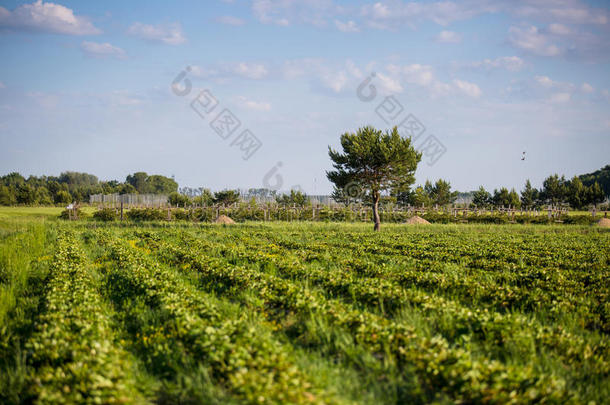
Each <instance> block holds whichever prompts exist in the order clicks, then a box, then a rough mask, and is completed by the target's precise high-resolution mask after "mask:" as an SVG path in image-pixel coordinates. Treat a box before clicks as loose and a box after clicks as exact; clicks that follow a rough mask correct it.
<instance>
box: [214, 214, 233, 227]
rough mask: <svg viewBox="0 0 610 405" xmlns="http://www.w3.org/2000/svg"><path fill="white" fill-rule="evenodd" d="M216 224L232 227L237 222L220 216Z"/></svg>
mask: <svg viewBox="0 0 610 405" xmlns="http://www.w3.org/2000/svg"><path fill="white" fill-rule="evenodd" d="M214 223H215V224H225V225H232V224H234V223H235V221H233V220H232V219H231V218H229V217H228V216H226V215H220V216H219V217H218V218H216V220H215V221H214Z"/></svg>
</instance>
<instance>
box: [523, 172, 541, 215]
mask: <svg viewBox="0 0 610 405" xmlns="http://www.w3.org/2000/svg"><path fill="white" fill-rule="evenodd" d="M538 198H539V192H538V190H537V189H536V188H534V187H532V183H531V182H530V181H529V179H527V181H526V182H525V188H524V189H523V190H522V191H521V206H522V207H523V208H525V209H531V208H534V207H535V206H536V205H537V204H538Z"/></svg>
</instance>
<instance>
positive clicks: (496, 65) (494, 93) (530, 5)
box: [0, 0, 610, 194]
mask: <svg viewBox="0 0 610 405" xmlns="http://www.w3.org/2000/svg"><path fill="white" fill-rule="evenodd" d="M609 57H610V5H609V4H608V3H606V2H600V1H596V2H585V1H580V0H518V1H511V2H508V1H507V2H502V1H497V0H470V1H463V2H455V3H454V2H450V1H445V2H431V1H415V2H412V1H401V0H395V1H379V2H364V1H351V2H347V1H333V0H305V1H296V0H279V1H275V0H253V1H241V0H234V1H220V0H218V1H206V2H201V1H177V2H171V3H170V2H165V1H147V2H130V3H128V2H121V1H104V2H82V1H63V0H61V1H60V2H59V3H46V2H41V1H38V2H34V3H31V2H30V3H27V2H21V1H2V2H0V58H1V59H0V60H1V61H2V62H1V63H0V145H1V148H0V173H8V172H11V171H19V172H21V173H22V174H24V175H30V174H34V175H41V174H54V175H57V174H59V173H60V172H62V171H66V170H76V171H85V172H89V173H93V174H96V175H97V176H98V177H100V178H101V179H119V180H124V178H125V176H126V175H127V174H129V173H132V172H135V171H140V170H143V171H147V172H149V173H159V174H164V175H168V176H171V175H173V176H175V178H176V180H177V181H178V182H179V183H180V185H181V186H191V187H199V186H204V187H209V188H212V189H215V190H217V189H222V188H226V187H242V188H249V187H263V186H264V185H267V186H273V187H278V186H279V187H280V188H281V189H283V190H286V189H289V188H291V187H295V186H298V187H300V188H302V189H303V190H304V191H306V192H308V193H313V194H322V193H328V192H330V190H331V188H332V187H331V185H330V183H329V182H328V181H327V180H326V177H325V170H328V169H330V162H329V159H328V154H327V148H328V145H332V146H333V147H336V146H337V145H338V141H339V136H340V135H341V134H342V133H344V132H346V131H354V130H355V129H357V128H358V127H360V126H363V125H367V124H371V125H374V126H376V127H379V128H382V129H387V128H389V127H390V126H392V125H395V124H396V125H397V124H399V123H401V122H403V120H404V119H406V117H407V116H409V114H411V116H412V117H415V118H416V119H417V121H418V122H419V123H420V124H421V125H422V126H423V127H424V128H425V131H424V132H423V134H421V135H420V136H419V137H418V138H417V140H416V142H415V144H416V146H417V147H418V148H419V149H420V150H423V151H424V152H425V154H424V161H423V162H422V163H421V164H420V166H419V168H418V171H417V173H416V177H417V182H418V183H423V182H424V181H425V180H426V179H430V180H436V179H438V178H444V179H447V180H449V181H450V182H451V184H452V185H453V186H454V188H457V189H459V190H464V191H465V190H472V189H476V188H477V187H478V186H479V185H483V186H485V187H486V188H488V189H493V188H499V187H501V186H508V187H515V188H516V189H518V190H519V189H521V188H522V186H523V184H524V182H525V180H526V179H527V178H530V179H531V180H532V182H533V183H534V184H535V185H537V186H539V185H540V184H541V182H542V180H543V178H544V177H546V176H547V175H549V174H551V173H555V172H557V173H560V174H565V175H566V176H570V177H571V176H573V175H575V174H581V173H585V172H590V171H594V170H596V169H598V168H600V167H602V166H604V165H606V164H608V163H610V162H609V156H610V143H609V140H610V114H609V112H610V108H609V107H610V94H609V90H610V74H608V73H609V72H610V69H609V68H608V67H609V66H608V62H609ZM187 66H188V67H189V71H188V73H187V74H186V76H185V78H186V79H187V80H188V81H189V82H190V84H191V87H190V92H188V94H186V95H177V94H176V93H178V94H182V92H181V91H182V90H185V87H184V86H185V82H184V81H183V80H180V81H179V82H178V83H177V84H176V85H174V86H173V87H172V82H173V81H174V80H175V79H176V78H177V76H178V75H179V74H180V73H181V72H183V71H185V69H186V68H187ZM372 73H374V74H375V76H374V77H372V80H371V81H370V84H371V85H372V86H374V88H375V90H376V97H375V98H373V99H372V100H370V101H363V100H364V99H363V98H362V97H358V93H357V89H358V87H359V85H360V84H361V83H362V82H363V80H365V79H366V78H367V77H370V76H371V74H372ZM364 89H365V90H366V89H368V86H365V87H364ZM204 90H205V91H206V93H202V92H203V91H204ZM184 92H186V90H185V91H184ZM201 94H205V95H211V96H213V98H214V99H215V101H214V102H210V104H205V103H204V104H205V105H206V108H211V107H212V106H213V105H214V106H215V108H214V109H212V110H211V111H210V112H209V113H207V112H206V114H202V115H201V116H200V115H199V114H197V113H196V112H195V111H194V109H193V108H191V103H192V102H193V100H199V101H200V102H201V101H202V100H204V98H201V97H202V96H201ZM361 94H363V93H361ZM205 100H208V101H209V100H210V98H205ZM202 105H203V104H195V106H199V108H202V107H201V106H202ZM390 107H391V108H390ZM392 108H394V109H393V110H392ZM225 109H227V110H228V111H230V112H231V113H232V116H233V117H235V118H236V119H237V120H238V121H239V123H240V125H239V127H238V128H234V127H231V129H234V132H233V133H228V132H227V131H226V128H224V127H218V126H216V128H217V129H218V128H220V135H222V136H220V135H219V134H218V133H217V132H215V130H214V129H213V128H212V126H211V122H212V121H213V120H214V119H215V118H216V116H218V115H220V117H221V118H223V117H225V115H223V114H224V111H225ZM379 111H382V112H383V111H385V112H386V114H385V115H384V114H381V113H380V114H378V112H379ZM398 111H400V114H395V113H397V112H398ZM200 112H201V110H200ZM384 118H385V120H384ZM409 120H411V119H409ZM216 122H218V121H216ZM405 122H411V121H405ZM420 129H421V127H420ZM245 130H248V131H249V132H246V135H243V133H244V132H243V131H245ZM420 132H421V131H420ZM418 133H419V132H418ZM224 137H226V139H225V138H224ZM253 137H255V138H253ZM431 145H432V147H431ZM524 151H525V152H526V155H525V156H526V159H525V160H521V157H522V155H523V152H524ZM246 158H247V159H246ZM278 162H281V164H280V165H278ZM274 168H275V170H274ZM277 176H279V177H277ZM270 179H272V181H270ZM278 180H279V182H278Z"/></svg>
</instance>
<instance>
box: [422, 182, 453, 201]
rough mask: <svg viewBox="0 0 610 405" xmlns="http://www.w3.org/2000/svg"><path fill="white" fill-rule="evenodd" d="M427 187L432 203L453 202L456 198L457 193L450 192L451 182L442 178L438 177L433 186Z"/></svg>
mask: <svg viewBox="0 0 610 405" xmlns="http://www.w3.org/2000/svg"><path fill="white" fill-rule="evenodd" d="M428 184H429V183H428ZM428 189H429V190H428V194H429V196H430V200H431V201H432V203H433V204H437V205H439V206H444V205H448V204H451V203H453V202H454V201H455V200H456V199H457V194H458V193H457V192H455V191H454V192H452V191H451V184H450V183H449V182H448V181H445V180H443V179H438V180H437V181H436V183H434V186H431V187H428Z"/></svg>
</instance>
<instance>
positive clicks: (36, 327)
mask: <svg viewBox="0 0 610 405" xmlns="http://www.w3.org/2000/svg"><path fill="white" fill-rule="evenodd" d="M52 210H53V209H48V208H11V209H8V208H3V209H0V402H2V403H30V402H36V401H37V400H38V401H43V400H44V398H47V399H48V402H49V403H77V402H83V401H86V400H89V401H91V402H93V401H94V400H95V399H96V398H97V399H98V400H102V402H103V401H104V398H109V397H112V396H115V397H116V396H117V395H119V396H120V395H126V397H125V399H126V402H130V400H127V397H129V398H130V399H131V402H136V400H135V399H136V398H139V400H140V401H144V402H156V403H219V404H220V403H223V404H224V403H286V402H291V403H367V404H368V403H370V404H377V403H415V404H417V403H431V402H435V403H456V402H462V403H491V402H495V403H507V402H510V401H514V402H521V403H526V402H545V403H588V402H593V403H596V404H601V403H605V402H606V401H607V398H608V397H610V388H609V386H608V384H607V381H608V379H609V378H610V339H609V334H610V304H608V303H609V302H610V285H609V283H608V280H610V231H608V230H607V229H603V228H598V227H595V226H576V225H559V224H558V225H518V224H511V225H474V224H463V225H429V226H406V225H401V224H382V228H381V232H379V233H374V232H372V229H371V225H370V224H360V223H307V222H301V223H260V222H247V223H244V224H239V225H234V226H223V225H220V226H219V225H213V224H201V223H199V224H190V223H186V222H183V223H167V222H153V223H145V224H135V223H132V222H128V221H126V222H123V223H118V222H116V223H112V224H102V223H99V222H93V221H76V222H68V221H59V220H54V219H53V218H54V217H55V216H56V215H58V214H59V212H60V211H61V208H56V209H55V210H57V211H56V212H53V211H52ZM69 302H79V303H81V304H79V307H77V308H71V306H70V305H68V303H69ZM49 305H50V306H51V307H49ZM81 305H82V306H83V307H82V308H80V306H81ZM87 305H88V306H89V307H86V306H87ZM49 320H52V321H49ZM81 328H85V329H81ZM97 344H100V345H101V347H102V348H104V350H103V351H101V352H99V349H97V346H95V345H97ZM72 346H73V350H70V347H72ZM33 348H35V350H33ZM90 349H93V350H94V351H90ZM70 353H72V354H70ZM73 356H78V359H76V360H75V359H74V358H73ZM74 364H86V365H87V366H86V367H85V368H84V369H83V368H82V367H77V368H74ZM50 370H58V371H57V372H58V374H48V372H49V371H50ZM100 379H101V380H100ZM65 381H70V384H69V385H78V384H80V385H79V387H80V388H79V389H78V390H77V391H75V390H72V389H71V388H70V387H67V386H66V383H65ZM100 381H102V383H100ZM66 387H67V388H66ZM117 393H126V394H117ZM82 395H85V397H82Z"/></svg>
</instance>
